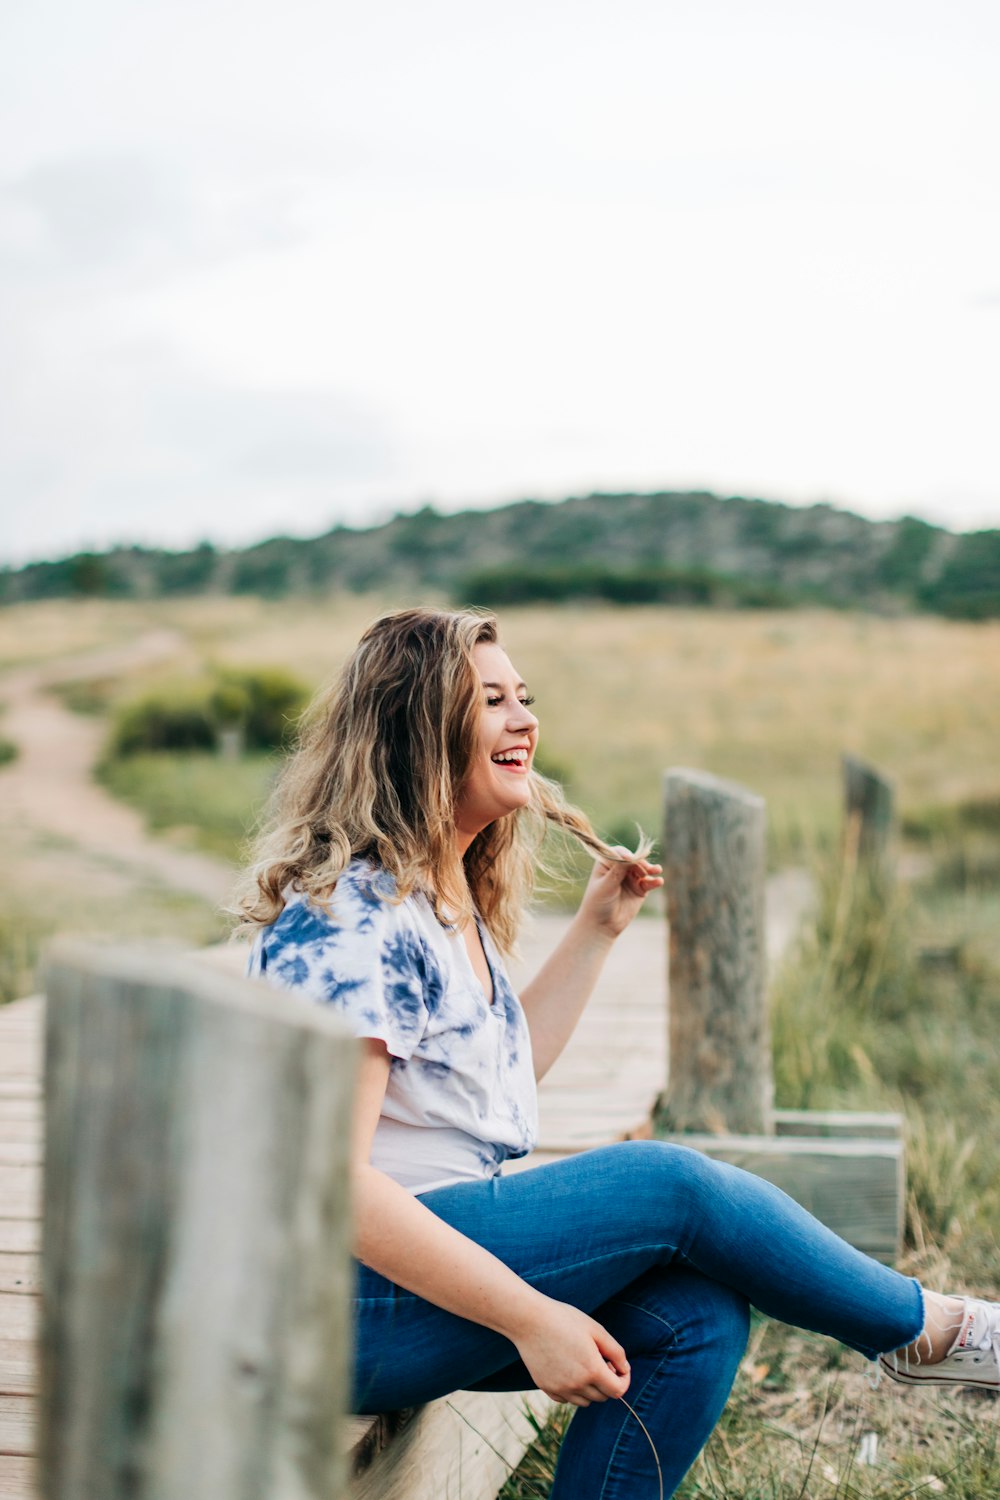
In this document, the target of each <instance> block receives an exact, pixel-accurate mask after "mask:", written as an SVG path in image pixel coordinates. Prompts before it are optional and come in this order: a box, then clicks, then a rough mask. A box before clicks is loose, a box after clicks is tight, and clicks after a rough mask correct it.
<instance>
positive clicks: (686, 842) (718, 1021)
mask: <svg viewBox="0 0 1000 1500" xmlns="http://www.w3.org/2000/svg"><path fill="white" fill-rule="evenodd" d="M664 795H665V833H664V841H663V864H664V877H665V883H666V894H667V908H668V917H669V922H670V1092H669V1098H668V1107H669V1112H670V1118H671V1120H672V1122H673V1125H674V1128H675V1129H679V1130H702V1131H722V1130H729V1131H737V1132H740V1133H742V1134H753V1135H766V1134H769V1133H770V1132H771V1131H772V1130H773V1128H774V1126H773V1120H772V1112H771V1106H772V1103H773V1097H774V1089H773V1084H772V1074H771V1041H770V1030H769V1026H768V1017H767V1000H766V994H765V984H766V970H765V965H766V958H767V951H766V933H765V929H764V883H765V878H766V871H765V848H764V837H765V821H766V819H765V807H764V801H763V798H761V797H757V796H755V795H754V793H753V792H748V791H747V790H746V789H745V788H744V787H741V786H737V785H735V783H733V782H729V781H722V780H720V779H719V778H718V777H717V776H710V775H708V774H706V773H705V772H703V771H690V770H682V769H676V770H671V771H668V772H667V773H666V777H665V781H664Z"/></svg>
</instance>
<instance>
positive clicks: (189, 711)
mask: <svg viewBox="0 0 1000 1500" xmlns="http://www.w3.org/2000/svg"><path fill="white" fill-rule="evenodd" d="M308 696H309V690H308V688H307V687H306V685H305V684H304V683H303V682H300V681H299V679H298V678H296V677H294V676H292V674H291V673H289V672H285V671H283V670H282V669H281V668H278V667H261V668H252V669H245V668H236V667H223V668H219V669H218V670H216V671H215V672H214V673H213V674H212V676H210V677H204V678H195V679H191V680H188V681H179V682H174V683H170V684H164V685H162V686H160V687H158V688H155V689H153V690H151V691H150V692H147V693H144V694H143V695H142V696H141V697H139V698H135V699H132V700H131V701H130V702H128V703H124V704H122V706H121V707H120V708H119V709H118V712H117V714H116V716H115V720H114V723H113V726H112V731H111V736H110V740H109V744H108V757H109V758H110V759H112V760H115V759H122V758H124V757H127V756H130V755H139V754H142V753H145V752H147V751H160V750H179V751H193V750H214V749H215V748H216V745H217V743H218V739H219V733H220V731H221V730H223V729H231V728H240V729H242V730H243V735H244V744H245V746H246V748H247V749H248V750H273V749H275V748H278V747H281V746H283V745H286V744H287V743H288V742H289V740H290V739H291V738H292V735H293V733H294V729H295V725H296V721H297V720H298V717H299V715H300V714H301V712H302V710H303V708H304V707H305V704H306V701H307V699H308Z"/></svg>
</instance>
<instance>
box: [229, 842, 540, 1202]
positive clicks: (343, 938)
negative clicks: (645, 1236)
mask: <svg viewBox="0 0 1000 1500" xmlns="http://www.w3.org/2000/svg"><path fill="white" fill-rule="evenodd" d="M394 894H395V885H394V882H393V879H392V876H391V875H389V874H387V873H386V872H385V871H384V870H380V869H378V868H376V867H374V866H372V865H371V864H370V863H368V862H367V861H364V860H360V859H356V860H354V861H353V862H352V863H351V864H350V865H349V866H348V868H347V869H346V870H345V872H344V874H343V875H341V877H340V879H339V880H338V882H337V887H336V890H335V891H334V893H333V897H332V899H331V901H330V903H329V904H330V912H331V914H330V915H328V914H327V913H326V912H324V911H322V910H321V909H320V908H318V907H316V906H313V905H312V904H311V903H310V902H309V901H307V900H306V899H305V898H304V897H302V896H301V895H298V894H289V896H288V898H287V901H286V905H285V909H284V911H283V912H282V913H281V915H280V916H279V917H278V919H277V920H276V921H275V922H274V923H273V924H272V925H271V926H270V927H266V928H264V929H263V931H262V932H261V933H260V934H259V935H258V937H257V940H256V942H255V943H254V947H253V953H252V955H251V960H250V970H249V972H250V973H251V974H252V975H260V976H262V977H263V978H265V979H267V980H269V981H270V982H271V983H272V984H275V985H279V986H282V987H285V988H288V989H292V990H296V991H298V992H299V993H300V994H301V995H302V996H303V997H304V998H307V999H310V1000H315V1001H319V1002H320V1003H321V1004H324V1005H331V1006H333V1007H334V1009H335V1010H337V1011H339V1012H340V1014H341V1015H342V1016H343V1017H344V1019H345V1020H346V1021H347V1023H348V1025H349V1026H350V1027H351V1029H352V1030H353V1031H354V1033H355V1035H356V1036H360V1037H378V1038H380V1039H381V1040H382V1041H383V1042H385V1044H386V1047H387V1048H388V1050H389V1052H390V1054H391V1056H392V1065H391V1068H390V1072H389V1082H388V1086H387V1088H386V1093H385V1102H384V1104H383V1106H382V1115H381V1118H380V1120H379V1122H378V1126H377V1128H376V1131H375V1139H374V1143H373V1146H372V1157H371V1160H372V1164H373V1166H376V1167H378V1168H380V1169H381V1170H382V1171H383V1172H386V1173H387V1174H388V1175H389V1176H390V1177H394V1178H395V1179H396V1181H397V1182H400V1183H402V1185H403V1186H404V1187H406V1188H408V1189H409V1190H410V1192H412V1193H424V1192H427V1191H429V1189H430V1188H432V1187H442V1186H444V1185H445V1184H447V1183H451V1182H461V1181H467V1180H478V1179H480V1178H483V1177H494V1176H496V1174H497V1173H498V1172H499V1170H500V1167H501V1164H502V1163H503V1162H504V1161H505V1160H506V1158H507V1157H509V1156H524V1155H526V1154H527V1152H529V1151H530V1150H531V1149H532V1147H533V1146H534V1145H535V1142H536V1140H537V1136H538V1106H537V1095H536V1091H535V1076H534V1071H533V1068H532V1059H531V1039H530V1037H529V1035H528V1027H527V1023H526V1021H525V1017H524V1012H523V1010H522V1009H521V1003H520V1001H519V1000H518V998H517V996H516V995H515V994H514V991H513V989H512V988H511V984H510V980H509V979H508V977H507V974H506V972H505V970H504V966H503V962H502V960H501V958H500V956H499V954H498V953H497V951H496V949H495V948H494V946H493V943H492V941H491V939H490V935H489V933H488V932H487V930H486V928H485V926H484V925H483V924H482V922H480V924H479V932H480V936H481V938H482V941H483V948H484V950H485V953H486V957H487V961H488V963H489V966H490V972H491V974H492V976H493V1003H492V1005H491V1004H489V1003H488V1001H487V998H486V994H485V992H484V990H483V986H482V984H481V983H480V981H479V979H478V978H477V977H476V973H475V970H474V969H473V967H472V963H471V961H470V959H469V954H468V950H467V949H466V946H465V940H464V938H463V937H462V935H461V934H460V933H459V932H456V931H455V930H454V929H452V928H448V927H444V926H442V925H441V923H440V922H438V920H437V918H436V917H435V915H434V912H433V909H432V907H431V904H430V902H429V901H428V899H427V897H426V896H424V895H421V894H418V893H416V892H415V893H414V894H412V895H410V896H408V897H407V898H406V900H405V901H401V902H395V901H394V900H393V897H394ZM385 898H388V899H385Z"/></svg>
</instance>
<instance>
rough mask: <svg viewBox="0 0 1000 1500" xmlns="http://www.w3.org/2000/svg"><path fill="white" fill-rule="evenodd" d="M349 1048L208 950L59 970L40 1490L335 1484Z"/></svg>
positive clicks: (307, 1493) (85, 957)
mask: <svg viewBox="0 0 1000 1500" xmlns="http://www.w3.org/2000/svg"><path fill="white" fill-rule="evenodd" d="M354 1052H355V1049H354V1046H353V1043H351V1042H350V1040H349V1039H348V1037H347V1034H346V1031H345V1030H344V1028H343V1027H342V1026H341V1025H340V1024H339V1023H338V1021H337V1020H336V1019H335V1018H334V1017H333V1016H332V1015H330V1014H329V1013H328V1012H327V1011H325V1010H323V1009H322V1008H321V1007H319V1006H307V1005H303V1004H302V1003H301V1002H298V1003H297V1002H295V1001H292V1000H290V999H289V998H288V997H282V996H280V995H279V994H278V993H276V992H274V991H270V990H268V989H267V987H266V986H265V985H263V984H261V983H253V982H250V981H248V980H245V979H242V978H238V977H236V976H231V975H227V974H224V973H221V972H216V971H213V970H211V969H209V968H207V967H206V966H204V965H201V964H198V963H196V962H195V961H194V960H192V959H184V958H181V957H176V956H165V955H164V954H162V953H156V952H150V951H145V952H143V951H140V950H123V949H115V950H108V949H105V950H101V949H97V948H92V947H83V946H74V947H65V948H62V949H60V950H58V951H57V954H56V956H55V957H54V958H53V961H52V963H51V966H50V969H49V975H48V1005H47V1017H46V1079H45V1092H46V1136H47V1139H46V1162H45V1188H44V1228H43V1266H42V1285H43V1318H42V1342H41V1355H42V1402H41V1430H40V1450H39V1469H40V1476H41V1481H42V1494H43V1496H44V1497H45V1500H79V1497H82V1496H100V1497H101V1500H125V1497H126V1496H127V1497H129V1500H191V1497H192V1496H206V1497H207V1496H211V1497H212V1500H272V1497H280V1500H339V1497H341V1496H342V1495H343V1494H344V1493H345V1474H344V1458H343V1453H342V1448H343V1443H342V1437H341V1421H340V1417H341V1413H342V1412H343V1411H344V1410H345V1408H346V1380H347V1357H348V1349H349V1343H350V1329H349V1327H348V1323H347V1311H346V1310H347V1305H348V1282H349V1260H348V1232H349V1231H348V1211H347V1209H348V1205H347V1201H346V1189H347V1164H348V1141H349V1129H350V1103H351V1097H350V1096H351V1089H352V1077H353V1068H354Z"/></svg>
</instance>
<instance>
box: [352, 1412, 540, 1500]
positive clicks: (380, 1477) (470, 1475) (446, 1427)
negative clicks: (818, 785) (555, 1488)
mask: <svg viewBox="0 0 1000 1500" xmlns="http://www.w3.org/2000/svg"><path fill="white" fill-rule="evenodd" d="M551 1409H552V1402H551V1401H550V1400H549V1398H548V1397H547V1396H544V1395H542V1394H541V1392H540V1391H524V1392H493V1391H459V1392H457V1393H456V1394H455V1395H453V1396H447V1397H444V1398H443V1399H442V1400H440V1401H432V1402H431V1403H430V1404H429V1405H427V1406H424V1407H421V1408H420V1409H419V1411H418V1412H416V1413H415V1414H414V1416H413V1418H412V1420H411V1421H409V1422H408V1423H407V1424H406V1425H405V1426H404V1427H403V1428H402V1430H401V1431H399V1432H397V1433H395V1435H394V1436H393V1437H392V1440H391V1441H390V1442H389V1443H388V1445H387V1446H386V1447H384V1448H382V1449H381V1450H380V1451H379V1452H378V1453H377V1454H376V1455H375V1456H374V1457H373V1458H371V1459H370V1461H369V1462H368V1465H367V1467H366V1468H364V1469H363V1470H362V1471H361V1472H360V1473H358V1474H356V1475H355V1476H354V1478H353V1480H352V1482H351V1484H350V1487H349V1490H348V1494H349V1496H350V1500H495V1496H496V1493H497V1491H498V1490H499V1489H500V1488H501V1486H502V1485H503V1483H504V1480H505V1479H506V1478H507V1477H508V1475H509V1474H510V1473H511V1472H512V1471H513V1470H514V1469H515V1468H516V1467H517V1464H518V1463H519V1462H520V1460H521V1458H522V1456H523V1454H524V1452H525V1451H526V1449H527V1448H528V1447H529V1446H530V1445H531V1443H532V1442H533V1441H534V1438H535V1428H534V1426H533V1424H532V1422H531V1419H530V1417H529V1416H528V1414H527V1413H528V1411H530V1412H532V1413H534V1416H535V1420H536V1421H538V1422H544V1421H545V1419H546V1417H547V1416H548V1413H549V1412H550V1411H551Z"/></svg>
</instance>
